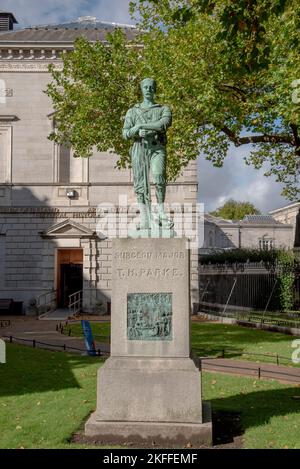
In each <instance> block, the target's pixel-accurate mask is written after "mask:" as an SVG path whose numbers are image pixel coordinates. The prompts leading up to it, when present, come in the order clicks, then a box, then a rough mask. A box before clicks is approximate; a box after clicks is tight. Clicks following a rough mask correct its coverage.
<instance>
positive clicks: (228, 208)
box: [210, 199, 261, 220]
mask: <svg viewBox="0 0 300 469" xmlns="http://www.w3.org/2000/svg"><path fill="white" fill-rule="evenodd" d="M260 213H261V212H260V211H259V210H258V209H257V208H256V207H254V205H253V204H251V203H250V202H238V201H236V200H233V199H230V200H228V201H227V202H225V204H224V205H222V207H219V208H217V210H214V211H213V212H210V214H211V215H213V216H215V217H221V218H225V219H226V220H242V219H243V218H244V217H245V216H246V215H260Z"/></svg>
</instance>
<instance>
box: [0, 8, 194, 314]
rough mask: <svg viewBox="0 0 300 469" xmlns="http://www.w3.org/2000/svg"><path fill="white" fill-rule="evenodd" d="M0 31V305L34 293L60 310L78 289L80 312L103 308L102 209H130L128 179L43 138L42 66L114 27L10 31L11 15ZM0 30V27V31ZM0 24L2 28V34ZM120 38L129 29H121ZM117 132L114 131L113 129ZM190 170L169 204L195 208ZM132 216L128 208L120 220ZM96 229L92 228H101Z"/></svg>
mask: <svg viewBox="0 0 300 469" xmlns="http://www.w3.org/2000/svg"><path fill="white" fill-rule="evenodd" d="M3 15H4V18H5V17H6V18H7V22H6V23H5V22H3V24H4V26H3V27H2V26H1V28H2V29H1V31H0V298H13V299H14V300H19V301H23V302H24V306H25V310H26V305H27V304H28V302H29V301H30V300H31V299H32V298H38V297H40V295H44V297H45V294H51V293H50V292H54V295H57V300H58V305H59V306H66V304H67V299H68V296H69V294H70V293H74V291H73V290H74V289H78V290H81V289H82V290H83V309H84V311H86V312H105V311H107V310H109V308H110V301H111V298H110V292H111V262H112V253H111V238H110V237H107V236H106V235H105V233H102V231H101V229H100V231H99V229H97V225H98V223H99V220H100V219H101V217H102V218H103V217H106V216H107V214H105V213H103V211H98V210H97V207H98V206H99V204H101V205H102V206H103V205H105V204H107V205H108V206H118V204H119V202H120V197H121V200H125V199H124V198H127V202H128V204H131V203H134V202H135V196H134V193H133V181H132V174H131V171H130V170H129V169H128V170H122V171H119V170H117V169H115V163H116V161H117V155H111V154H109V153H94V155H93V156H92V157H91V158H90V159H78V158H73V156H72V151H70V150H68V149H66V148H63V147H60V146H58V145H56V144H54V143H53V142H51V141H50V140H49V139H48V135H49V134H50V132H51V130H52V129H53V126H54V121H53V109H52V105H51V102H50V100H49V98H48V96H47V95H46V94H45V93H44V90H45V89H46V86H47V83H48V82H49V81H50V80H51V76H50V74H49V72H48V65H49V63H54V64H55V66H56V67H60V66H61V60H60V54H61V52H63V51H68V50H72V48H73V44H74V40H75V39H76V38H77V37H78V36H80V35H84V36H85V37H87V38H88V39H89V40H90V41H95V40H101V41H105V38H106V34H107V32H109V31H111V30H112V29H113V28H114V27H115V25H113V24H105V23H102V22H99V21H97V20H96V19H95V18H81V19H79V20H77V21H74V22H71V23H68V24H62V25H49V26H40V27H39V26H37V27H34V28H26V29H13V26H14V24H15V23H16V19H15V17H14V16H13V15H12V14H11V13H6V12H2V16H3ZM1 24H2V23H1ZM5 25H6V26H5ZM123 28H124V30H125V32H126V35H127V37H128V40H130V39H132V38H133V37H134V36H135V34H136V30H135V29H134V28H133V27H130V26H123ZM120 131H121V129H120ZM196 199H197V167H196V163H191V164H190V165H189V166H188V167H187V168H186V169H185V170H184V171H183V173H182V175H181V176H180V177H179V178H178V180H177V181H176V182H174V183H170V184H169V185H168V188H167V196H166V200H167V202H168V203H171V204H172V203H175V204H176V203H177V204H179V206H183V204H195V203H196ZM133 216H136V213H135V212H134V210H133V211H132V213H130V214H129V218H130V217H131V218H132V217H133ZM100 221H101V220H100ZM197 265H198V261H197V249H196V248H195V249H194V250H192V251H191V263H190V266H191V267H190V284H191V303H197V302H198V273H197Z"/></svg>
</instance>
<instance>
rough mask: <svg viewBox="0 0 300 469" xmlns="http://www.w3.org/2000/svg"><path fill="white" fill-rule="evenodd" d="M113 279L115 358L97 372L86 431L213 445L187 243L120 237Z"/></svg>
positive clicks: (107, 437)
mask: <svg viewBox="0 0 300 469" xmlns="http://www.w3.org/2000/svg"><path fill="white" fill-rule="evenodd" d="M112 278H113V291H112V316H111V321H112V323H111V357H110V358H109V359H108V360H107V361H106V363H105V364H104V365H103V366H102V367H101V368H100V369H99V372H98V390H97V410H96V411H95V412H94V414H92V416H91V417H90V419H89V420H88V422H87V423H86V426H85V432H86V435H89V436H93V437H97V438H98V439H99V440H100V441H126V440H127V441H129V440H132V441H138V440H142V441H147V440H149V442H151V441H153V440H155V441H156V442H159V441H161V442H166V443H185V442H191V443H193V444H203V443H206V444H211V441H212V428H211V419H210V410H209V407H208V406H206V407H205V409H204V410H203V408H202V399H201V374H200V372H199V364H198V363H197V361H196V360H193V359H192V358H190V304H189V250H188V249H187V240H185V239H116V240H114V241H113V275H112Z"/></svg>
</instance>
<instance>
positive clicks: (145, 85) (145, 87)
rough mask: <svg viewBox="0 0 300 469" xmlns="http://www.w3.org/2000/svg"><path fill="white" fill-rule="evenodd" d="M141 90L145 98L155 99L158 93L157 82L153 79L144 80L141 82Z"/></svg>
mask: <svg viewBox="0 0 300 469" xmlns="http://www.w3.org/2000/svg"><path fill="white" fill-rule="evenodd" d="M141 90H142V94H143V97H144V98H147V99H150V100H151V99H153V98H154V95H155V93H156V81H155V80H154V79H153V78H144V80H142V81H141Z"/></svg>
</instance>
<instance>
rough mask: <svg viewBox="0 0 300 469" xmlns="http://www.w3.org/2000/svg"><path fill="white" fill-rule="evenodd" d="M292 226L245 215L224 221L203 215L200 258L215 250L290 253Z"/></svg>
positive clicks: (273, 219)
mask: <svg viewBox="0 0 300 469" xmlns="http://www.w3.org/2000/svg"><path fill="white" fill-rule="evenodd" d="M293 246H294V226H293V224H291V223H287V222H285V221H284V222H281V221H279V220H276V219H275V217H272V216H270V215H248V216H246V217H245V218H244V219H243V220H239V221H234V220H225V219H222V218H218V217H214V216H212V215H209V214H206V215H205V219H204V244H203V247H202V248H200V250H199V252H200V254H208V253H210V252H211V251H213V250H216V249H218V250H219V249H224V250H225V249H237V248H240V249H248V248H249V249H273V248H275V249H276V248H281V249H292V248H293Z"/></svg>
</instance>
